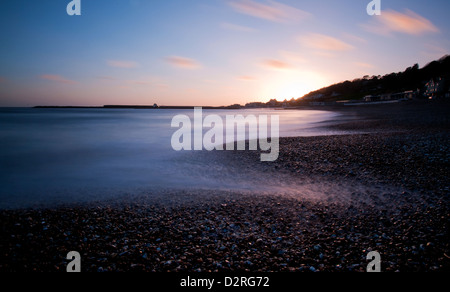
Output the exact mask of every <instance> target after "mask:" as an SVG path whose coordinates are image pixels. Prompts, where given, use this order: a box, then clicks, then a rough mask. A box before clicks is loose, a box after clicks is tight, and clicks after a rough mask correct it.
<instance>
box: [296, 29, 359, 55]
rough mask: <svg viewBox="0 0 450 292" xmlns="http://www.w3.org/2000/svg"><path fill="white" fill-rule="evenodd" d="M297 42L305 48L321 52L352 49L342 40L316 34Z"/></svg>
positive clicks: (301, 38)
mask: <svg viewBox="0 0 450 292" xmlns="http://www.w3.org/2000/svg"><path fill="white" fill-rule="evenodd" d="M299 41H300V43H301V44H302V45H304V46H306V47H309V48H312V49H316V50H322V51H349V50H352V49H354V47H353V46H352V45H350V44H348V43H346V42H344V41H342V40H339V39H337V38H334V37H331V36H327V35H323V34H317V33H311V34H308V35H306V36H302V37H300V38H299Z"/></svg>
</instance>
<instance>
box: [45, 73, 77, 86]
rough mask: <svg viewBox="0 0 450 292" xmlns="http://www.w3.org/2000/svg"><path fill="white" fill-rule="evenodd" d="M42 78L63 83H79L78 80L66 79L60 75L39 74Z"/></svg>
mask: <svg viewBox="0 0 450 292" xmlns="http://www.w3.org/2000/svg"><path fill="white" fill-rule="evenodd" d="M39 77H40V78H41V79H44V80H50V81H54V82H58V83H62V84H77V83H78V82H77V81H73V80H69V79H66V78H64V77H62V76H60V75H52V74H44V75H40V76H39Z"/></svg>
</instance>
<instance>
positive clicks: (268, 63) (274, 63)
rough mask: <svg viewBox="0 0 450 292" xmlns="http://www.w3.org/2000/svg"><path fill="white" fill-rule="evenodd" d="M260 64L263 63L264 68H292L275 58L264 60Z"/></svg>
mask: <svg viewBox="0 0 450 292" xmlns="http://www.w3.org/2000/svg"><path fill="white" fill-rule="evenodd" d="M261 65H263V66H264V67H265V68H268V69H275V70H287V69H291V68H292V66H291V65H290V64H288V63H285V62H283V61H280V60H275V59H269V60H265V61H263V62H262V63H261Z"/></svg>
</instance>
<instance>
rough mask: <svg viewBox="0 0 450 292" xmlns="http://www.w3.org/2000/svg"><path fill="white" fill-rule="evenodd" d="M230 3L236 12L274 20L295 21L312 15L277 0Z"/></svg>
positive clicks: (243, 0) (251, 0) (240, 0)
mask: <svg viewBox="0 0 450 292" xmlns="http://www.w3.org/2000/svg"><path fill="white" fill-rule="evenodd" d="M229 5H230V6H231V7H232V8H233V9H234V10H235V11H236V12H239V13H242V14H246V15H250V16H253V17H257V18H261V19H265V20H268V21H273V22H282V23H286V22H295V21H298V20H303V19H305V18H307V17H309V16H311V14H310V13H308V12H305V11H303V10H300V9H298V8H295V7H292V6H288V5H285V4H282V3H278V2H276V1H267V4H262V3H258V2H256V1H253V0H239V1H233V2H229Z"/></svg>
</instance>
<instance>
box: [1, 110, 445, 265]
mask: <svg viewBox="0 0 450 292" xmlns="http://www.w3.org/2000/svg"><path fill="white" fill-rule="evenodd" d="M381 110H383V109H381ZM381 110H380V111H381ZM421 110H422V108H419V109H416V108H409V109H408V111H406V112H405V113H404V114H403V115H400V117H401V119H397V120H396V119H395V118H394V117H393V116H394V115H393V114H392V113H391V115H390V114H389V112H386V111H384V110H383V112H384V113H385V114H384V116H383V117H384V118H383V120H381V119H376V118H374V117H373V116H371V119H370V121H371V125H372V126H373V125H374V124H376V125H382V126H383V127H382V129H379V128H377V129H375V130H378V131H376V132H375V133H370V134H356V135H342V136H327V137H303V138H301V137H300V138H284V139H281V141H280V156H279V159H278V160H277V161H276V162H274V163H262V162H260V161H259V154H258V153H256V152H248V151H245V152H242V151H241V152H229V151H225V152H221V153H208V154H204V153H203V152H202V153H199V154H198V155H210V156H211V157H212V158H214V159H215V163H223V165H225V166H226V168H227V170H228V171H236V172H245V171H246V170H248V171H250V170H251V171H253V172H256V173H261V174H264V176H262V175H261V177H263V178H264V179H266V178H270V179H271V180H273V181H282V182H284V181H289V182H291V183H292V184H290V187H291V188H295V187H296V186H297V184H295V183H296V182H304V181H309V182H312V183H324V182H326V183H327V186H328V187H327V195H326V196H324V197H320V196H319V197H315V196H308V195H305V194H303V189H301V188H300V187H301V184H298V188H299V191H298V194H296V195H292V194H285V193H283V191H282V190H280V191H270V192H259V193H258V192H256V193H250V192H240V191H224V190H221V191H220V190H190V191H188V190H185V191H177V192H170V191H168V192H162V193H159V194H147V195H145V194H144V195H135V196H131V197H124V198H123V199H118V200H116V201H110V202H105V201H102V202H98V203H89V204H88V203H86V204H80V205H71V206H60V207H55V208H51V209H26V210H1V211H0V271H51V272H52V271H65V270H66V266H67V264H68V262H69V261H68V260H66V256H67V253H68V252H70V251H77V252H79V253H80V254H81V269H82V271H94V272H102V271H163V272H165V271H183V272H184V271H187V272H192V271H195V272H209V271H211V272H214V271H219V272H222V271H263V272H269V271H274V272H275V271H291V272H297V271H305V272H311V271H313V272H314V271H365V270H366V267H367V264H368V262H369V261H368V260H367V259H366V256H367V254H368V253H369V252H370V251H378V252H379V253H380V256H381V270H382V271H450V246H449V242H450V233H449V221H450V212H449V188H450V186H449V180H448V175H449V173H450V159H449V152H450V151H449V150H450V145H449V140H450V139H449V132H448V128H447V125H448V117H447V116H448V115H446V113H447V111H445V110H444V111H443V110H442V109H441V108H440V107H438V108H436V111H435V112H436V113H439V112H441V115H440V116H439V115H437V114H436V115H433V117H432V118H430V117H429V115H427V114H422V115H420V114H418V113H420V112H422V111H421ZM366 111H368V110H367V109H366ZM377 114H378V113H377ZM367 116H370V111H369V113H367ZM420 121H426V124H425V125H426V127H425V128H422V127H421V126H422V125H424V124H423V123H421V122H420ZM436 121H437V122H436ZM355 123H356V125H355ZM411 123H412V124H411ZM358 124H359V122H358V120H356V121H355V120H352V121H350V122H349V123H347V124H345V125H342V124H341V125H340V126H339V127H344V128H358ZM411 125H421V126H420V127H419V126H411ZM437 126H438V127H437ZM334 127H337V126H336V125H335V126H334ZM360 185H361V186H367V188H361V190H360V191H358V190H357V189H356V190H352V189H351V188H350V191H348V190H349V187H351V186H360ZM330 186H331V187H330ZM355 188H356V187H355ZM344 197H345V200H344V199H343V198H344Z"/></svg>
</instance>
